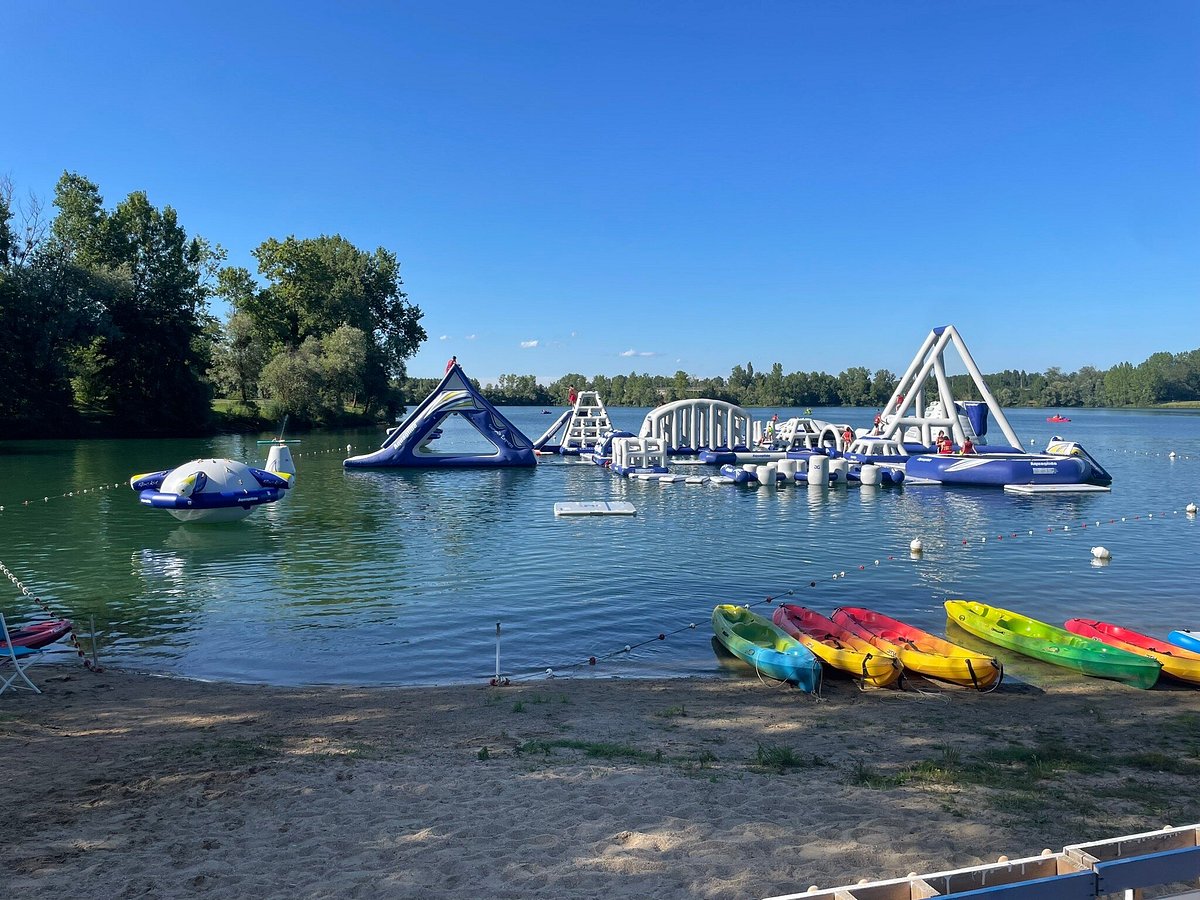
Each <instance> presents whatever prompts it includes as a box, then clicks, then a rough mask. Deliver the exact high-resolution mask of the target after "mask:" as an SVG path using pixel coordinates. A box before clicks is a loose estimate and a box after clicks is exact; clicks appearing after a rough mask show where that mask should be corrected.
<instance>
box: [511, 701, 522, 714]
mask: <svg viewBox="0 0 1200 900" xmlns="http://www.w3.org/2000/svg"><path fill="white" fill-rule="evenodd" d="M512 711H513V712H525V703H524V701H522V700H518V701H517V702H516V703H514V704H513V710H512Z"/></svg>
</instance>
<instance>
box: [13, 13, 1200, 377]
mask: <svg viewBox="0 0 1200 900" xmlns="http://www.w3.org/2000/svg"><path fill="white" fill-rule="evenodd" d="M2 19H3V22H2V26H0V58H2V59H3V61H4V71H5V76H6V78H5V85H6V89H5V101H4V104H3V110H4V114H3V125H2V126H0V174H5V175H8V176H10V177H11V178H12V180H13V181H14V182H15V184H16V186H17V188H18V192H19V194H24V193H28V192H33V193H34V194H37V195H40V196H41V197H43V198H49V197H50V196H52V192H53V187H54V183H55V181H56V180H57V178H58V176H59V175H60V174H61V173H62V172H63V170H71V171H76V172H79V173H81V174H83V175H85V176H87V177H88V178H90V179H92V180H93V181H95V182H96V183H97V184H98V185H99V186H100V189H101V191H102V193H103V194H104V197H105V200H106V203H107V204H108V205H109V206H110V207H111V206H112V205H115V204H116V203H117V202H118V201H119V200H120V199H121V198H123V197H124V196H125V195H126V194H128V193H129V192H130V191H134V190H145V191H146V192H147V193H148V194H149V196H150V200H151V202H153V203H155V204H156V205H171V206H174V207H175V208H176V209H177V210H178V211H179V214H180V220H181V222H182V224H183V225H184V227H185V228H186V229H187V230H188V232H189V233H192V234H200V235H203V236H204V237H206V238H208V239H209V240H210V241H213V242H216V243H219V244H221V245H222V246H224V247H225V248H226V250H227V251H228V253H229V260H230V262H231V263H233V264H237V265H244V266H246V267H248V268H250V269H251V270H252V271H253V270H254V265H253V258H252V257H251V255H250V252H251V250H252V249H253V248H254V247H255V246H257V245H258V244H259V243H260V242H262V241H263V240H264V239H266V238H268V237H280V238H282V237H285V236H287V235H290V234H294V235H296V236H299V237H312V236H316V235H319V234H334V233H340V234H342V235H343V236H345V237H346V238H347V239H349V240H351V241H352V242H354V243H355V244H357V245H358V246H359V247H362V248H364V249H373V248H374V247H377V246H383V247H385V248H387V249H388V250H390V251H393V252H395V253H396V254H397V256H398V257H399V259H400V261H401V264H402V274H403V278H404V282H405V289H406V290H407V292H408V294H409V297H410V299H411V300H412V302H414V303H415V304H417V305H418V306H420V307H421V309H422V310H423V311H424V313H425V318H424V325H425V328H426V330H427V331H428V332H429V341H428V342H427V343H426V344H425V345H424V346H423V347H422V348H421V351H420V352H419V354H418V355H417V356H416V357H415V358H414V359H413V360H412V361H411V362H410V365H409V371H410V373H411V374H413V375H418V376H433V375H440V374H441V372H442V367H443V364H444V362H445V360H446V359H447V358H448V357H449V356H450V354H452V353H454V354H457V355H458V357H459V359H460V361H461V362H462V363H463V364H464V367H465V369H466V370H467V372H468V373H469V374H471V375H473V376H475V377H477V378H480V379H482V380H484V381H491V380H494V379H495V378H496V377H497V376H498V375H499V374H501V373H517V374H536V375H538V376H539V378H542V379H551V378H555V377H558V376H560V375H562V374H564V373H566V372H569V371H578V372H581V373H583V374H585V375H589V376H590V375H594V374H610V375H611V374H617V373H628V372H630V371H638V372H650V373H661V374H671V373H673V372H675V371H676V370H677V369H684V370H686V371H688V372H690V373H692V374H694V375H727V374H728V373H729V370H730V368H731V367H732V366H733V365H734V364H736V363H741V364H743V365H744V364H745V363H746V362H748V361H753V362H754V364H755V366H756V367H759V368H766V367H769V365H770V364H771V363H773V362H776V361H778V362H780V363H782V364H783V367H784V370H785V371H794V370H806V371H807V370H814V369H815V370H824V371H828V372H832V373H836V372H838V371H841V370H842V369H844V368H846V367H848V366H852V365H865V366H867V367H868V368H871V369H876V368H889V369H891V370H892V371H894V372H896V373H897V374H900V373H901V372H902V371H903V369H904V367H905V366H906V364H907V363H908V361H909V359H910V358H911V356H912V354H913V353H914V352H915V351H916V349H917V347H918V345H919V344H920V341H921V340H922V339H923V338H924V336H925V334H926V333H927V332H928V331H929V329H930V328H931V327H932V326H934V325H940V324H945V323H953V324H955V325H957V326H958V328H959V330H960V331H961V332H962V334H963V336H964V338H965V339H966V341H967V344H968V346H970V347H971V349H972V351H973V353H974V356H975V358H976V360H977V361H978V362H979V364H980V366H981V367H982V368H983V369H984V371H996V370H1000V369H1004V368H1024V369H1028V370H1044V369H1045V368H1047V367H1049V366H1052V365H1057V366H1060V367H1062V368H1064V369H1066V370H1074V369H1077V368H1078V367H1080V366H1083V365H1094V366H1097V367H1098V368H1107V367H1108V366H1110V365H1112V364H1114V363H1117V362H1120V361H1122V360H1129V361H1131V362H1135V363H1136V362H1139V361H1141V360H1142V359H1144V358H1145V357H1146V356H1148V355H1149V354H1150V353H1152V352H1155V351H1158V350H1168V351H1171V352H1178V351H1183V350H1191V349H1195V348H1196V347H1198V346H1200V302H1198V301H1200V3H1197V2H1194V0H1155V2H1151V3H1139V2H1133V0H1123V2H1107V0H1069V2H1044V0H1027V2H1022V0H1003V2H994V0H882V2H855V0H839V2H832V0H786V2H784V0H780V2H753V3H731V2H728V0H726V2H719V3H718V2H682V0H681V2H656V3H645V2H637V3H629V2H609V3H587V4H585V3H571V2H567V3H564V2H559V0H556V2H538V3H530V2H510V3H495V2H491V0H488V2H476V0H462V2H455V3H415V2H408V3H400V2H378V3H365V2H363V3H327V2H326V3H312V2H289V3H260V2H254V3H236V4H235V3H228V2H214V3H202V4H186V5H184V4H171V3H167V4H161V3H145V2H130V3H120V4H97V3H94V2H87V3H83V2H78V0H72V2H54V3H44V2H28V0H8V2H7V3H5V4H4V10H3V14H2Z"/></svg>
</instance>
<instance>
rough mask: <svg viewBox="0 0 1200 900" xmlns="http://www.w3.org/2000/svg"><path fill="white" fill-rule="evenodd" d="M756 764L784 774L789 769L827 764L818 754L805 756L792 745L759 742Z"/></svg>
mask: <svg viewBox="0 0 1200 900" xmlns="http://www.w3.org/2000/svg"><path fill="white" fill-rule="evenodd" d="M754 765H755V766H756V767H758V768H760V769H769V770H771V771H775V772H779V773H780V774H782V773H784V772H786V771H787V770H788V769H812V768H816V767H817V766H823V765H826V763H825V761H824V760H823V759H821V757H819V756H817V755H816V754H813V755H812V756H810V757H807V758H805V757H803V756H801V755H800V754H798V753H797V752H796V751H795V750H793V749H792V748H791V747H780V746H778V745H775V744H759V745H758V746H757V748H756V749H755V751H754Z"/></svg>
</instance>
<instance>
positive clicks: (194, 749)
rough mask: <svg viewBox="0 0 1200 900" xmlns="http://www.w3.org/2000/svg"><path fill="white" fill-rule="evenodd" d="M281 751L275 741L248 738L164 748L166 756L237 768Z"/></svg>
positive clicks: (269, 757) (200, 742)
mask: <svg viewBox="0 0 1200 900" xmlns="http://www.w3.org/2000/svg"><path fill="white" fill-rule="evenodd" d="M282 752H283V750H282V749H281V748H280V747H279V745H278V743H277V742H276V741H255V740H250V739H248V738H218V739H217V740H213V741H198V742H197V743H194V744H186V745H183V746H179V747H167V748H164V749H163V751H162V753H164V754H165V755H167V756H177V757H183V758H191V759H196V758H200V757H208V758H211V759H212V760H213V761H214V762H216V763H220V764H221V765H223V766H238V765H245V764H247V763H252V762H260V761H261V760H264V759H274V758H276V757H278V756H279V755H280V754H281V753H282Z"/></svg>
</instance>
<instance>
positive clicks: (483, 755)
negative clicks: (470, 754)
mask: <svg viewBox="0 0 1200 900" xmlns="http://www.w3.org/2000/svg"><path fill="white" fill-rule="evenodd" d="M491 756H492V755H491V754H490V753H488V748H487V747H480V748H479V754H478V759H479V761H480V762H483V761H485V760H488V759H491Z"/></svg>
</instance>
